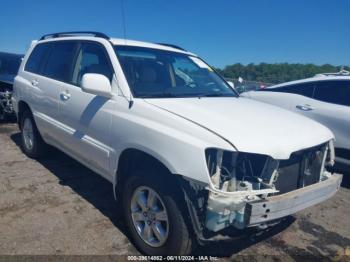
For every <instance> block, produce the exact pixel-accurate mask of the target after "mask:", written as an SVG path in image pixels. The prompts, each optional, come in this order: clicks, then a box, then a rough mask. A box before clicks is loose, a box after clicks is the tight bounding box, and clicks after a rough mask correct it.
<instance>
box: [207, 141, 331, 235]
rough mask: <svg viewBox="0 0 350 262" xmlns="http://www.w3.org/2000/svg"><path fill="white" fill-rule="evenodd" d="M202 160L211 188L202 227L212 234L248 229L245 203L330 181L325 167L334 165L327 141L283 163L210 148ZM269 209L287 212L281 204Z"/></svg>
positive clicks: (252, 155) (263, 156)
mask: <svg viewBox="0 0 350 262" xmlns="http://www.w3.org/2000/svg"><path fill="white" fill-rule="evenodd" d="M206 159H207V165H208V171H209V174H210V177H211V181H212V184H213V185H214V189H212V188H210V189H209V196H208V202H207V211H206V221H205V225H206V227H207V228H208V229H210V230H211V231H214V232H216V231H219V230H221V229H223V228H225V227H227V226H228V225H234V226H235V227H237V228H244V227H246V226H249V225H248V223H247V221H249V219H250V218H249V217H248V216H250V215H251V213H250V214H248V216H247V213H249V212H248V210H247V209H249V203H254V202H258V201H264V200H266V199H268V198H269V197H279V196H281V197H282V196H284V195H288V194H291V192H296V191H297V190H300V189H303V188H305V187H307V186H312V185H314V184H317V183H319V182H321V181H325V180H327V179H328V178H330V177H331V176H332V174H331V173H329V172H327V170H326V169H325V167H326V166H327V165H333V163H334V146H333V140H331V141H330V142H329V143H325V144H321V145H318V146H315V147H312V148H308V149H305V150H301V151H298V152H294V153H292V154H291V156H290V158H289V159H287V160H275V159H273V158H271V157H269V156H266V155H259V154H251V153H243V152H228V151H223V150H220V149H216V148H210V149H207V151H206ZM322 190H323V189H322ZM319 192H320V194H322V192H321V191H319ZM314 195H317V194H316V193H315V194H314ZM288 201H289V200H288ZM310 201H314V200H313V199H311V200H310ZM265 207H266V204H265V206H264V208H265ZM253 208H254V207H253ZM255 208H256V207H255ZM260 208H261V207H260ZM273 208H277V210H274V211H276V212H277V211H278V210H284V209H287V210H288V207H283V203H278V204H277V206H274V207H273ZM295 208H296V209H298V206H297V207H295ZM251 209H252V208H251ZM267 211H268V212H270V210H267ZM287 215H288V214H287ZM264 218H266V220H268V216H267V215H266V214H264V217H262V219H261V220H263V219H264ZM257 221H259V219H258V220H257Z"/></svg>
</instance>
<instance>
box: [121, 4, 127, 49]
mask: <svg viewBox="0 0 350 262" xmlns="http://www.w3.org/2000/svg"><path fill="white" fill-rule="evenodd" d="M120 1H121V7H122V20H123V34H124V41H125V44H126V21H125V8H124V0H120Z"/></svg>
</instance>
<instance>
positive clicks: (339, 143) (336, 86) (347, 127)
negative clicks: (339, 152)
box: [313, 80, 350, 150]
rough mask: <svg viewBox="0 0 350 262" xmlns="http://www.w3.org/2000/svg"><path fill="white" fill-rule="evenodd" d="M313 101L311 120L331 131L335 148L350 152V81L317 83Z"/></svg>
mask: <svg viewBox="0 0 350 262" xmlns="http://www.w3.org/2000/svg"><path fill="white" fill-rule="evenodd" d="M314 99H315V110H314V112H313V118H314V119H315V120H317V121H319V122H320V123H322V124H324V125H325V126H327V127H328V128H330V129H331V130H332V131H333V133H334V135H335V137H336V142H335V146H336V147H337V148H342V149H346V150H350V135H349V134H350V81H349V80H332V81H322V82H318V83H317V85H316V88H315V93H314Z"/></svg>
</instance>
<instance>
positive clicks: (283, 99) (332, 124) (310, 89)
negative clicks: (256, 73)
mask: <svg viewBox="0 0 350 262" xmlns="http://www.w3.org/2000/svg"><path fill="white" fill-rule="evenodd" d="M243 96H246V97H250V98H252V99H255V100H259V101H262V102H266V103H269V104H273V105H276V106H279V107H283V108H285V109H288V110H291V111H294V112H297V113H300V114H302V115H304V116H307V117H310V118H312V119H314V120H316V121H318V122H320V123H322V124H324V125H326V126H327V127H328V128H330V129H331V130H332V131H333V133H334V135H335V138H336V141H335V148H336V163H337V165H338V168H340V169H342V170H345V171H348V170H349V166H350V76H349V74H347V72H343V73H342V72H340V73H338V74H321V75H316V76H315V77H312V78H307V79H303V80H298V81H292V82H287V83H283V84H279V85H275V86H271V87H268V88H265V89H262V90H259V91H258V92H247V93H244V94H243Z"/></svg>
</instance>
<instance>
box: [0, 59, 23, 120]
mask: <svg viewBox="0 0 350 262" xmlns="http://www.w3.org/2000/svg"><path fill="white" fill-rule="evenodd" d="M22 57H23V55H18V54H10V53H3V52H0V121H3V120H5V119H8V118H10V117H13V116H14V115H15V114H14V113H15V112H14V111H13V106H12V101H11V97H12V89H13V87H12V86H13V81H14V79H15V76H16V75H17V72H18V69H19V66H20V65H21V61H22Z"/></svg>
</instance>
